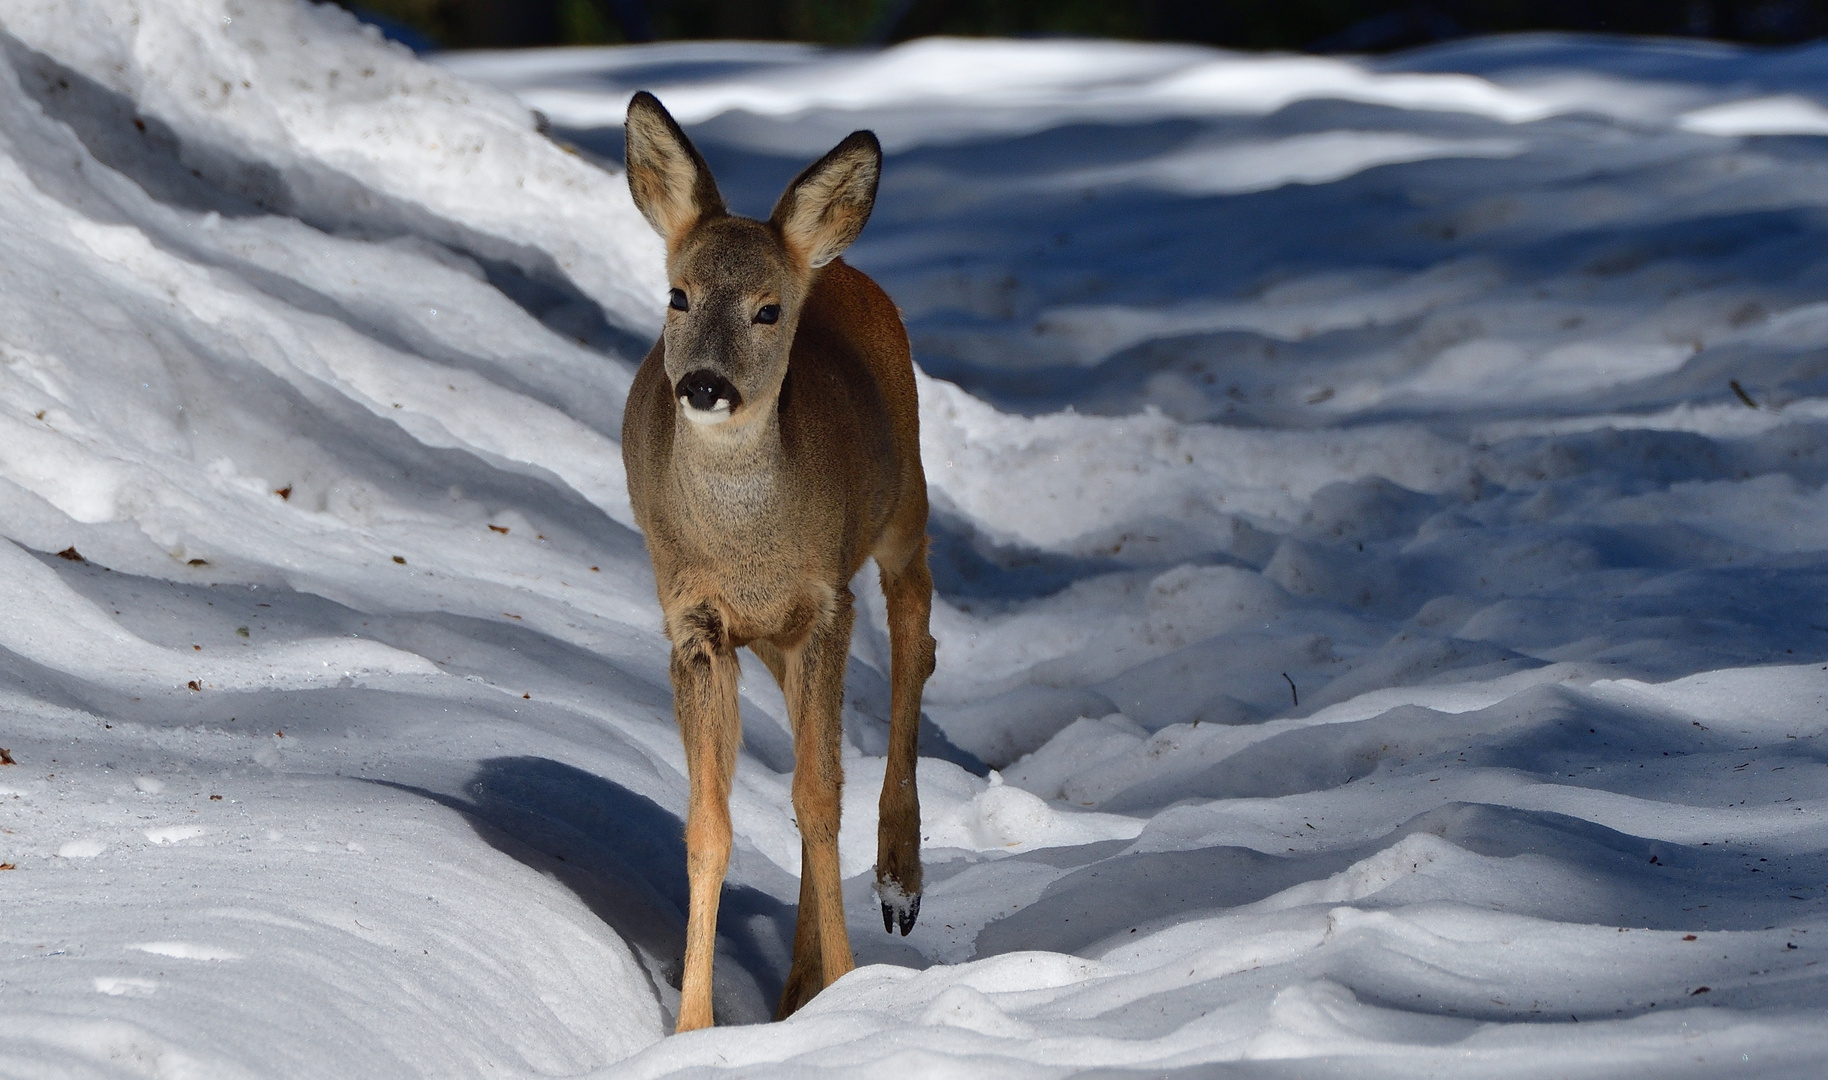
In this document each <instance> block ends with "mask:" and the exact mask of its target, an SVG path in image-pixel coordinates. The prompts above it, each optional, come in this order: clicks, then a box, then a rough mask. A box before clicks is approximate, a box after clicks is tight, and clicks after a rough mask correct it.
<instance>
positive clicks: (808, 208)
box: [771, 131, 882, 269]
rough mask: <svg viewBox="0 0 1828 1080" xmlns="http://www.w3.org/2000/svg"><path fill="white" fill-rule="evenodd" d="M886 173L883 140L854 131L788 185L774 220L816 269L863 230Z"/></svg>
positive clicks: (793, 248)
mask: <svg viewBox="0 0 1828 1080" xmlns="http://www.w3.org/2000/svg"><path fill="white" fill-rule="evenodd" d="M881 175H882V144H880V143H878V142H877V141H876V136H875V135H874V134H873V133H871V132H868V131H853V132H852V133H851V134H850V135H849V136H848V137H847V138H846V139H845V140H844V141H843V142H841V143H839V144H838V145H837V146H836V147H834V148H833V149H832V152H831V153H829V154H826V155H825V156H824V157H822V158H820V159H819V160H817V161H815V162H813V163H812V164H811V165H809V166H807V168H806V171H805V172H803V173H801V174H800V175H799V176H797V177H795V178H794V181H793V183H791V184H788V185H787V190H786V192H784V193H783V194H782V195H781V201H780V202H778V203H775V204H774V216H773V218H772V219H771V220H772V221H773V222H774V225H775V227H776V228H777V229H779V230H780V231H781V239H782V240H784V241H785V242H786V244H787V247H788V249H789V250H790V251H792V252H793V253H794V254H795V255H797V256H799V257H800V258H801V259H804V260H805V261H806V265H807V266H809V267H812V268H814V269H817V268H818V267H821V266H824V265H825V264H826V263H828V262H831V261H832V260H833V259H835V258H837V257H838V256H839V255H840V254H842V253H843V252H844V249H845V248H847V247H850V246H851V241H853V240H855V239H857V234H858V233H860V232H862V231H863V225H864V223H865V222H867V221H869V219H870V208H871V207H873V206H875V205H876V181H877V179H878V178H879V177H880V176H881Z"/></svg>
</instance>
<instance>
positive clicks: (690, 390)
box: [673, 368, 743, 412]
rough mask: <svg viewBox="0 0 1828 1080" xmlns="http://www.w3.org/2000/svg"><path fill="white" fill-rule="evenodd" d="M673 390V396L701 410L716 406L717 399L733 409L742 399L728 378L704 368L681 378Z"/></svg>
mask: <svg viewBox="0 0 1828 1080" xmlns="http://www.w3.org/2000/svg"><path fill="white" fill-rule="evenodd" d="M673 392H674V396H675V397H677V398H679V399H680V400H681V401H684V402H685V403H686V404H687V405H689V406H691V407H692V408H694V409H697V410H699V411H701V412H709V411H710V410H712V409H714V408H716V407H717V403H718V402H719V401H722V402H725V403H726V404H725V408H728V409H732V410H734V409H735V408H736V407H737V406H738V405H739V404H741V403H742V400H743V395H742V394H740V393H738V392H737V390H736V386H735V385H734V384H733V383H731V382H730V380H729V379H726V378H724V377H723V376H722V375H719V374H718V373H717V372H715V371H711V370H709V369H705V368H700V369H699V370H697V371H694V372H691V373H690V374H688V375H686V376H685V377H683V378H681V379H680V380H679V385H678V386H676V387H674V391H673Z"/></svg>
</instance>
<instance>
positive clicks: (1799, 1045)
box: [0, 0, 1828, 1077]
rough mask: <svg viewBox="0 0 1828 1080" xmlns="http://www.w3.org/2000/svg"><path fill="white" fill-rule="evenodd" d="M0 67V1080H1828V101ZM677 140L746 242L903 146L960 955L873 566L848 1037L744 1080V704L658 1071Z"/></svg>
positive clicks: (898, 206)
mask: <svg viewBox="0 0 1828 1080" xmlns="http://www.w3.org/2000/svg"><path fill="white" fill-rule="evenodd" d="M0 30H3V32H0V46H3V47H0V245H3V246H4V250H5V251H6V254H7V258H6V259H5V260H0V531H3V532H4V534H5V536H6V538H7V541H8V542H7V543H5V544H0V597H3V602H0V745H4V747H5V748H6V751H7V755H8V756H9V757H10V758H11V759H12V760H14V761H16V762H17V764H14V765H0V864H4V865H7V866H10V867H11V868H10V869H4V870H0V903H3V904H4V910H5V912H6V917H5V918H4V919H0V1031H4V1032H5V1033H6V1038H5V1039H4V1040H3V1041H0V1075H7V1076H30V1077H39V1076H97V1077H101V1076H210V1077H244V1076H245V1077H252V1076H285V1077H312V1076H339V1077H341V1076H351V1075H355V1076H375V1077H391V1076H402V1077H406V1076H436V1077H465V1076H481V1075H513V1076H524V1075H536V1074H537V1075H603V1076H616V1077H648V1076H651V1077H662V1076H672V1075H681V1074H688V1073H689V1074H696V1075H706V1074H712V1073H718V1072H741V1073H742V1074H743V1075H755V1076H798V1075H852V1074H863V1073H866V1072H875V1071H878V1070H881V1069H883V1068H891V1069H899V1070H903V1071H907V1072H909V1073H910V1074H918V1075H923V1076H925V1075H933V1076H953V1075H972V1076H977V1075H983V1074H984V1073H985V1072H987V1071H989V1072H995V1073H996V1074H997V1075H1005V1074H1007V1075H1011V1076H1032V1077H1057V1076H1064V1075H1069V1074H1076V1073H1082V1072H1091V1073H1100V1072H1102V1074H1104V1075H1129V1074H1133V1073H1136V1072H1139V1071H1141V1072H1150V1073H1167V1072H1173V1073H1176V1074H1182V1075H1199V1076H1208V1075H1232V1074H1236V1075H1252V1076H1255V1075H1266V1076H1285V1075H1300V1076H1327V1075H1341V1076H1353V1077H1358V1076H1383V1075H1391V1076H1397V1075H1401V1076H1416V1075H1454V1076H1511V1075H1557V1076H1608V1077H1611V1076H1626V1075H1641V1076H1656V1077H1665V1076H1681V1075H1698V1076H1699V1075H1705V1076H1723V1075H1748V1076H1753V1075H1755V1076H1784V1075H1796V1076H1807V1075H1814V1074H1815V1073H1816V1072H1818V1071H1819V1065H1818V1063H1819V1060H1820V1057H1821V1055H1822V1054H1823V1052H1824V1051H1828V1036H1825V1035H1824V1034H1823V1032H1824V1031H1825V1030H1828V1028H1825V1027H1824V1025H1823V1024H1822V1013H1823V1008H1824V1005H1825V1004H1828V984H1825V982H1824V976H1823V974H1822V970H1823V969H1822V967H1821V964H1822V949H1823V948H1825V947H1828V944H1825V943H1824V942H1823V941H1822V938H1823V935H1824V933H1828V929H1825V928H1828V919H1825V918H1824V915H1823V913H1824V911H1825V910H1828V892H1825V891H1824V890H1825V886H1824V881H1825V880H1828V841H1825V840H1824V839H1823V835H1824V834H1823V831H1822V826H1821V822H1820V820H1819V818H1820V815H1821V813H1822V812H1823V808H1824V803H1823V798H1822V796H1823V795H1824V793H1825V792H1828V773H1825V772H1824V757H1823V751H1822V746H1821V742H1820V740H1822V739H1823V738H1824V737H1828V712H1825V711H1824V702H1825V701H1828V612H1825V611H1823V610H1822V604H1823V584H1824V581H1828V577H1825V575H1824V573H1823V567H1824V552H1828V492H1825V489H1824V485H1825V484H1828V464H1825V463H1824V460H1823V456H1822V452H1821V447H1822V445H1823V435H1824V434H1825V433H1828V426H1825V425H1828V384H1824V382H1823V378H1824V376H1823V368H1822V365H1821V363H1820V358H1821V355H1822V352H1823V349H1824V348H1825V347H1828V318H1824V313H1825V312H1828V295H1825V290H1828V263H1825V262H1824V260H1823V257H1822V255H1821V254H1820V253H1821V252H1822V251H1823V250H1828V249H1825V248H1824V245H1823V243H1822V240H1823V239H1824V236H1823V232H1824V224H1823V222H1824V220H1825V219H1824V218H1823V216H1822V213H1821V207H1823V206H1824V205H1828V184H1825V183H1824V179H1823V177H1824V176H1828V172H1824V170H1823V169H1822V163H1823V161H1824V148H1823V145H1822V144H1821V142H1820V138H1819V136H1820V135H1821V134H1823V133H1824V132H1825V131H1828V127H1825V126H1824V124H1823V120H1822V118H1823V117H1824V116H1828V108H1825V107H1824V103H1825V102H1828V84H1824V83H1823V81H1822V76H1821V74H1820V72H1821V69H1822V59H1823V47H1822V46H1812V47H1804V48H1799V49H1790V50H1773V51H1759V50H1744V49H1738V48H1731V47H1727V46H1719V45H1711V44H1705V43H1685V42H1670V41H1641V40H1627V39H1616V38H1570V37H1557V36H1528V35H1526V36H1518V37H1506V38H1492V39H1480V40H1473V41H1467V42H1460V43H1454V44H1451V45H1446V46H1441V47H1438V48H1432V49H1428V50H1421V51H1417V52H1412V53H1406V54H1401V55H1398V56H1394V57H1388V58H1382V59H1379V60H1374V61H1373V60H1362V59H1351V58H1316V57H1291V56H1248V55H1235V54H1227V53H1221V52H1215V51H1212V50H1206V49H1200V48H1193V47H1183V46H1156V45H1139V44H1123V43H1108V42H1083V41H1077V42H1076V41H1026V42H998V41H958V40H929V41H922V42H916V43H912V44H910V45H907V46H902V47H899V48H896V49H892V50H888V51H886V52H880V53H875V52H852V51H826V50H819V49H813V48H808V47H804V46H787V45H762V44H747V43H704V44H669V45H659V46H652V47H643V48H630V49H605V50H557V51H547V52H528V53H517V54H499V53H498V54H471V55H457V56H450V57H446V58H444V59H443V60H442V62H441V64H440V65H429V64H426V63H422V62H420V61H418V60H415V59H414V58H413V57H411V56H410V55H409V54H408V53H407V52H405V51H404V50H402V49H400V48H398V47H395V46H391V45H388V44H386V43H384V42H382V41H381V40H380V39H379V38H378V37H377V36H376V35H375V34H373V33H372V32H371V31H369V30H365V29H363V28H362V27H360V26H359V25H358V24H356V23H355V22H354V20H352V19H351V18H349V17H348V16H347V15H345V14H344V13H342V12H340V11H339V10H337V9H335V8H330V7H321V8H320V7H308V6H294V5H291V4H287V3H263V4H245V3H239V2H229V0H160V2H158V3H145V2H137V0H105V2H88V3H82V4H71V3H64V2H52V0H20V2H17V3H13V4H9V5H7V6H6V8H5V10H4V12H3V13H0ZM642 87H645V88H648V89H652V90H655V91H656V92H658V93H659V95H660V96H661V98H662V100H663V101H665V102H667V104H668V105H669V106H670V107H672V108H673V109H674V111H675V112H676V113H677V114H678V115H679V116H680V117H681V118H682V119H683V120H685V121H686V122H687V123H688V125H689V126H690V128H691V131H692V134H693V136H694V137H695V138H696V139H697V140H698V141H699V144H700V146H701V147H702V148H703V150H704V152H705V154H706V156H707V158H708V159H709V160H710V162H711V164H712V166H713V167H714V169H715V170H716V171H717V173H718V175H719V179H720V182H721V184H722V186H723V190H724V192H725V193H726V195H727V196H728V197H729V199H730V201H731V202H732V204H733V205H735V206H736V207H737V208H738V209H739V210H743V211H747V212H750V213H761V212H764V211H765V210H766V208H767V206H768V205H770V203H771V200H772V199H773V197H774V196H775V195H776V194H777V193H778V191H779V189H780V187H781V186H782V185H783V184H784V183H785V182H786V180H787V179H788V178H789V177H791V176H792V175H793V174H794V172H795V171H796V170H798V169H799V168H800V167H802V166H803V165H804V163H805V161H806V160H808V159H809V158H810V157H811V156H812V155H815V154H817V153H820V152H823V151H824V150H825V149H827V148H828V147H829V146H830V145H831V144H832V143H834V142H835V141H836V140H837V139H838V138H840V137H842V136H843V135H844V134H846V133H848V132H849V131H851V130H853V129H855V128H858V127H865V126H867V127H871V128H874V129H875V130H877V131H878V132H879V133H881V134H882V136H883V140H884V143H885V145H886V146H887V147H888V149H889V151H890V154H889V158H888V162H887V169H886V172H885V176H884V183H883V187H882V191H881V195H880V198H879V202H878V207H877V211H876V214H875V217H874V220H873V221H872V222H871V224H870V226H869V228H868V229H867V230H866V231H865V233H864V235H863V237H862V239H861V240H860V241H859V243H858V244H857V245H856V247H855V248H854V249H853V252H852V255H851V256H849V257H850V258H852V260H853V261H854V262H855V263H856V264H857V265H858V266H860V267H861V268H863V269H864V270H866V271H867V272H869V273H871V274H872V275H873V276H875V277H876V278H877V279H878V280H880V281H881V282H882V283H883V284H884V285H885V286H886V287H887V288H888V290H889V291H890V293H891V294H892V295H893V296H894V297H895V299H896V301H897V303H898V304H900V306H901V307H902V309H903V311H904V315H905V318H906V320H907V322H908V326H909V330H910V334H911V336H912V338H913V341H914V346H915V353H916V358H917V360H918V361H919V363H920V365H921V367H922V369H923V370H922V375H921V378H920V391H921V399H922V437H923V447H922V452H923V460H924V462H925V465H926V468H927V472H928V476H929V480H930V484H931V490H932V497H933V504H934V508H935V511H934V517H933V523H932V531H933V535H934V554H933V565H934V571H935V577H936V580H937V582H938V586H939V596H938V598H937V601H936V608H935V614H934V632H935V635H936V636H937V637H938V639H939V642H940V647H939V670H938V672H937V673H936V674H935V676H934V678H933V679H932V681H931V682H930V683H929V685H928V694H927V710H926V712H927V717H926V719H925V721H924V722H923V751H924V753H925V754H926V755H927V756H925V757H923V758H922V760H921V764H920V780H921V792H922V812H923V838H924V847H925V858H926V860H927V875H926V893H925V895H924V897H923V901H922V906H921V921H920V922H919V924H918V925H917V926H916V927H915V929H914V931H913V933H912V934H910V935H909V936H908V937H906V938H902V937H899V936H894V937H891V936H887V935H884V934H883V933H882V932H881V931H880V929H879V925H880V923H879V920H878V917H877V916H878V906H877V901H876V898H875V897H874V896H873V895H872V894H871V878H872V875H871V873H870V868H871V863H872V861H873V859H874V847H875V837H874V834H875V828H874V816H875V805H876V788H877V787H879V785H880V782H881V777H882V772H883V768H884V762H883V759H882V757H881V756H880V755H881V754H882V752H883V750H884V748H885V746H886V722H885V719H884V717H885V715H886V711H887V698H888V688H887V682H886V677H885V676H886V669H887V654H888V649H887V640H886V634H885V631H884V629H883V626H882V607H883V605H882V598H881V596H880V592H879V591H878V589H877V586H876V584H875V582H874V580H873V577H872V576H871V575H869V574H867V573H866V574H865V575H863V576H861V577H860V578H859V579H858V581H857V582H856V583H855V585H854V588H855V591H856V592H857V593H858V596H859V600H860V607H861V608H862V610H863V612H864V614H865V616H866V617H865V618H862V619H860V620H859V627H858V631H857V634H856V640H855V643H854V648H853V656H852V660H851V669H850V672H849V676H848V679H847V691H848V692H847V701H848V704H847V708H846V713H845V735H846V750H845V767H846V773H847V776H848V778H849V780H850V783H849V784H848V785H847V787H846V790H845V813H844V820H845V827H844V830H843V833H842V835H841V838H840V860H841V865H842V869H843V873H844V875H845V877H846V882H845V889H846V898H847V910H848V912H849V914H850V917H851V918H852V920H853V921H852V927H851V930H852V935H853V941H854V944H855V947H856V951H857V956H858V961H859V964H860V966H859V968H858V970H856V971H855V972H854V973H852V974H851V975H849V976H846V977H845V978H844V979H843V980H841V981H840V982H839V983H838V984H837V985H835V986H833V987H832V988H830V989H829V990H828V991H827V992H825V993H824V994H822V995H820V996H819V998H817V999H816V1000H815V1001H814V1002H813V1003H812V1004H811V1005H810V1006H809V1007H808V1008H806V1009H805V1010H803V1011H802V1012H801V1013H800V1014H798V1015H796V1016H795V1017H794V1018H792V1019H791V1020H789V1021H787V1022H784V1023H780V1024H763V1023H759V1022H760V1021H763V1020H766V1019H767V1017H768V1016H769V1015H770V1014H771V1012H772V1005H773V1001H774V998H775V996H776V995H777V994H778V992H779V988H780V985H781V981H782V979H783V977H784V975H785V971H786V965H787V961H788V953H789V949H790V947H791V940H792V933H793V914H794V904H795V902H796V898H797V894H798V882H797V876H796V875H797V874H798V872H799V854H800V845H799V842H798V834H797V832H796V830H795V827H794V824H793V817H792V805H791V796H790V780H791V778H790V773H789V770H790V768H791V762H792V752H791V740H790V736H789V733H788V730H787V726H786V723H785V718H784V707H783V704H782V701H781V697H780V694H779V692H778V690H776V689H775V688H774V687H773V686H772V684H771V683H770V681H769V680H768V679H767V678H766V677H765V676H763V675H761V670H762V669H761V667H760V665H758V664H753V663H752V664H750V665H748V667H747V668H746V669H745V682H744V686H743V692H742V699H743V710H744V725H745V729H744V735H745V743H744V752H743V754H742V756H741V759H740V762H739V766H738V771H737V777H736V784H735V793H734V795H733V799H732V808H733V815H734V820H735V827H736V830H737V838H736V850H735V854H734V858H733V862H732V867H731V873H730V878H729V882H728V885H727V887H726V892H725V899H724V909H723V913H722V920H721V923H720V936H719V954H720V955H719V959H718V967H717V973H718V985H717V988H716V1003H717V1009H718V1014H719V1018H720V1021H721V1022H722V1024H723V1026H720V1027H718V1028H716V1029H714V1030H710V1031H704V1032H697V1033H693V1034H690V1035H687V1036H684V1037H679V1038H668V1037H666V1034H665V1033H666V1032H668V1031H669V1030H670V1029H671V1026H672V1015H673V1010H674V1009H675V1008H676V1006H677V1002H678V991H677V987H676V985H675V984H676V981H677V978H678V966H679V957H680V951H681V946H682V940H683V928H684V914H683V912H684V848H683V841H682V838H681V826H680V818H681V815H682V813H683V808H684V803H685V794H686V782H685V778H684V762H683V757H682V754H681V752H680V749H679V743H678V737H677V734H676V732H675V731H674V729H673V726H672V720H671V715H670V701H669V692H668V689H667V682H666V651H665V642H664V640H663V638H662V637H661V634H660V628H659V620H658V617H657V610H656V607H655V604H654V602H653V599H652V595H653V594H652V588H653V585H652V577H651V573H650V571H649V568H648V564H647V559H646V554H645V552H644V550H643V548H642V545H641V541H640V538H639V536H638V535H637V534H636V533H635V532H634V531H633V527H632V522H631V520H630V515H629V511H628V504H627V496H626V490H625V487H624V483H623V478H622V471H621V464H620V455H619V448H618V446H617V444H616V437H617V431H618V427H619V419H620V409H621V402H622V396H623V394H624V393H625V392H626V389H627V387H628V385H629V380H630V378H631V377H632V373H633V370H634V365H635V363H636V362H637V361H638V359H639V357H640V355H641V354H642V352H643V351H644V350H645V348H646V347H647V344H648V342H649V341H650V340H651V335H652V333H653V331H654V328H655V326H656V325H657V324H658V316H659V313H660V311H661V304H662V303H663V301H664V288H663V285H664V283H663V281H662V280H661V277H660V259H661V253H660V248H659V245H658V243H657V242H656V240H655V239H654V237H653V236H652V234H651V231H650V230H648V228H647V227H646V225H645V223H644V222H642V221H641V220H640V218H639V215H638V214H636V213H634V212H633V207H632V206H631V205H630V203H629V201H628V197H627V194H626V189H625V187H624V186H623V184H622V182H621V178H620V177H619V175H617V174H616V173H615V171H614V170H613V169H607V170H606V169H604V168H602V167H600V166H599V164H598V161H599V160H605V161H609V162H614V161H615V160H616V159H617V158H618V157H619V154H620V133H619V129H618V127H617V125H619V123H620V119H621V115H622V110H623V107H624V105H625V103H626V101H627V98H628V95H629V94H630V93H632V92H633V90H635V89H637V88H642ZM535 108H537V109H539V110H541V111H542V112H543V113H544V114H545V115H546V117H547V118H548V119H549V120H550V122H551V123H552V125H553V135H554V136H555V138H548V137H546V136H545V135H542V134H540V132H539V130H538V123H537V121H536V119H535V117H534V116H533V114H532V112H531V110H532V109H535Z"/></svg>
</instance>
